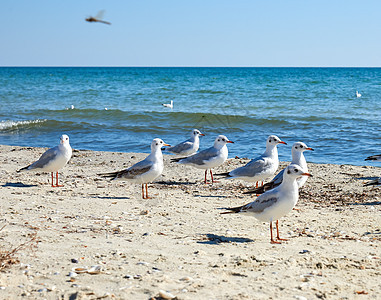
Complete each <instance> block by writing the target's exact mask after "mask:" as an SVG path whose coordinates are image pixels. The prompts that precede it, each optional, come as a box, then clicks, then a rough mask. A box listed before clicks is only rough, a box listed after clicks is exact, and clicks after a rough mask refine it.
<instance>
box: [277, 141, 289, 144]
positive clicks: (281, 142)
mask: <svg viewBox="0 0 381 300" xmlns="http://www.w3.org/2000/svg"><path fill="white" fill-rule="evenodd" d="M279 144H285V145H287V143H286V142H283V141H280V142H279Z"/></svg>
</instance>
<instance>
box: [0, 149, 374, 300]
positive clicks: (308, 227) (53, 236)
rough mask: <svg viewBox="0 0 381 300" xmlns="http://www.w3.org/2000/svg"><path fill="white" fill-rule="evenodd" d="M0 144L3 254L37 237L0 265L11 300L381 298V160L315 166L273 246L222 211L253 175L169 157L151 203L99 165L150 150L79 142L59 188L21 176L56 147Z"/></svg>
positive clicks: (45, 177) (119, 163)
mask: <svg viewBox="0 0 381 300" xmlns="http://www.w3.org/2000/svg"><path fill="white" fill-rule="evenodd" d="M0 149H1V151H0V161H1V168H0V180H1V183H0V185H1V188H0V189H1V222H0V227H2V226H5V227H4V228H3V229H2V230H1V231H0V239H1V240H0V241H1V248H2V251H7V249H12V248H14V247H17V246H18V245H20V244H22V243H24V242H27V241H28V240H29V239H30V238H32V237H33V235H34V234H36V236H35V241H34V242H33V243H32V244H31V247H27V248H22V249H20V250H19V251H18V252H17V253H16V254H15V256H16V257H17V259H18V261H19V262H17V263H15V264H13V265H11V266H9V267H7V268H5V269H4V270H3V271H2V272H1V273H0V298H1V299H36V298H37V299H171V298H174V297H175V298H176V299H299V300H303V299H378V298H379V297H380V292H381V280H380V278H381V268H380V267H381V263H380V262H381V252H380V242H381V214H380V211H381V200H380V191H381V190H380V187H363V184H364V183H365V182H366V181H368V180H370V179H373V178H375V177H378V176H381V168H380V167H377V163H373V165H374V166H371V167H370V166H351V165H327V164H309V170H310V173H312V174H313V176H314V177H313V178H309V179H308V181H307V183H306V185H305V186H304V187H303V188H302V189H301V190H300V199H299V202H298V204H297V208H298V209H299V210H293V211H292V212H291V213H290V214H288V215H287V216H285V217H284V218H282V219H281V220H280V234H281V237H283V238H287V239H289V240H288V241H287V242H283V243H282V244H281V245H272V244H270V242H269V239H270V238H269V225H268V224H267V223H261V222H259V221H257V220H256V219H255V218H254V217H248V216H243V215H238V214H235V215H221V214H220V213H221V212H222V211H223V210H222V209H221V208H224V207H231V206H238V205H242V204H245V203H247V202H250V201H253V200H254V199H255V197H250V196H249V195H244V194H242V192H243V191H246V190H247V189H248V188H250V187H251V186H252V185H250V184H248V183H245V182H243V181H237V180H234V181H233V180H221V181H220V182H218V183H215V184H213V185H205V184H204V183H203V176H204V173H203V171H202V170H197V169H194V168H191V167H189V166H183V165H179V164H175V163H170V162H169V158H170V157H172V156H167V155H165V156H164V160H165V169H164V172H163V175H162V176H161V177H160V178H158V180H157V181H156V182H155V183H153V184H150V185H149V195H150V196H151V197H153V198H152V199H147V200H143V199H142V198H141V187H140V186H139V185H137V184H130V183H128V182H121V181H118V182H110V181H107V180H105V179H102V178H100V177H99V176H97V175H96V174H97V173H102V172H110V171H116V170H119V169H123V168H126V167H128V166H131V165H132V164H133V163H135V162H137V161H138V160H140V159H142V158H144V157H145V156H146V155H147V154H139V153H113V152H95V151H75V152H74V153H73V157H72V159H71V161H70V162H69V164H68V165H67V166H66V167H65V168H64V169H62V171H61V172H60V183H62V184H64V187H61V188H53V187H51V185H50V182H49V180H50V174H47V173H41V174H39V173H34V172H22V173H16V170H18V169H20V168H21V167H24V166H26V165H27V164H30V163H31V162H33V161H35V160H36V159H38V158H39V156H40V155H41V154H42V153H43V152H44V151H45V150H46V149H43V148H27V147H15V146H0ZM307 159H308V158H307ZM247 161H248V159H243V158H231V159H229V160H228V161H227V162H226V163H225V164H224V165H223V166H221V167H219V168H217V169H216V170H214V171H215V172H217V173H218V172H224V171H228V170H231V169H233V168H235V167H238V166H241V165H243V164H244V163H246V162H247ZM364 163H365V162H364ZM286 165H287V162H282V163H281V167H284V166H286ZM71 272H72V273H71ZM69 274H70V275H72V276H69Z"/></svg>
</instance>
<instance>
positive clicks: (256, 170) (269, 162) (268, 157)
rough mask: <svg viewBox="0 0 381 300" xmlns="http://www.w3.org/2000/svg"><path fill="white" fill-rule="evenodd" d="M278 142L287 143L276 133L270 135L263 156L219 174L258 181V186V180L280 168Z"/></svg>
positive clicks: (271, 174)
mask: <svg viewBox="0 0 381 300" xmlns="http://www.w3.org/2000/svg"><path fill="white" fill-rule="evenodd" d="M278 144H285V145H287V144H286V143H285V142H283V141H281V140H280V138H278V137H277V136H276V135H270V136H269V137H268V138H267V142H266V151H265V152H264V153H263V154H262V155H261V156H259V157H257V158H254V159H252V160H251V161H250V162H248V163H247V164H246V165H244V166H242V167H239V168H237V169H234V170H233V171H230V172H227V173H221V174H217V175H224V176H226V178H232V179H242V180H245V181H248V182H256V187H258V181H263V180H265V179H266V178H268V177H270V176H273V175H274V174H275V172H276V171H277V170H278V166H279V159H278V149H277V145H278Z"/></svg>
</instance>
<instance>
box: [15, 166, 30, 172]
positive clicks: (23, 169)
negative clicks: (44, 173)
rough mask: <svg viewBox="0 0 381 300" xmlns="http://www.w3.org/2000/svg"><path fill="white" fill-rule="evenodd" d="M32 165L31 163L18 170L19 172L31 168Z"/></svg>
mask: <svg viewBox="0 0 381 300" xmlns="http://www.w3.org/2000/svg"><path fill="white" fill-rule="evenodd" d="M30 166H31V165H29V166H26V167H24V168H21V169H20V170H17V171H16V172H17V173H20V172H21V171H25V170H28V168H29V167H30Z"/></svg>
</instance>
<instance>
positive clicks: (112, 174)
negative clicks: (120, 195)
mask: <svg viewBox="0 0 381 300" xmlns="http://www.w3.org/2000/svg"><path fill="white" fill-rule="evenodd" d="M118 174H119V172H110V173H99V174H97V175H98V176H101V177H104V178H112V179H114V178H116V177H117V176H118Z"/></svg>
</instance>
